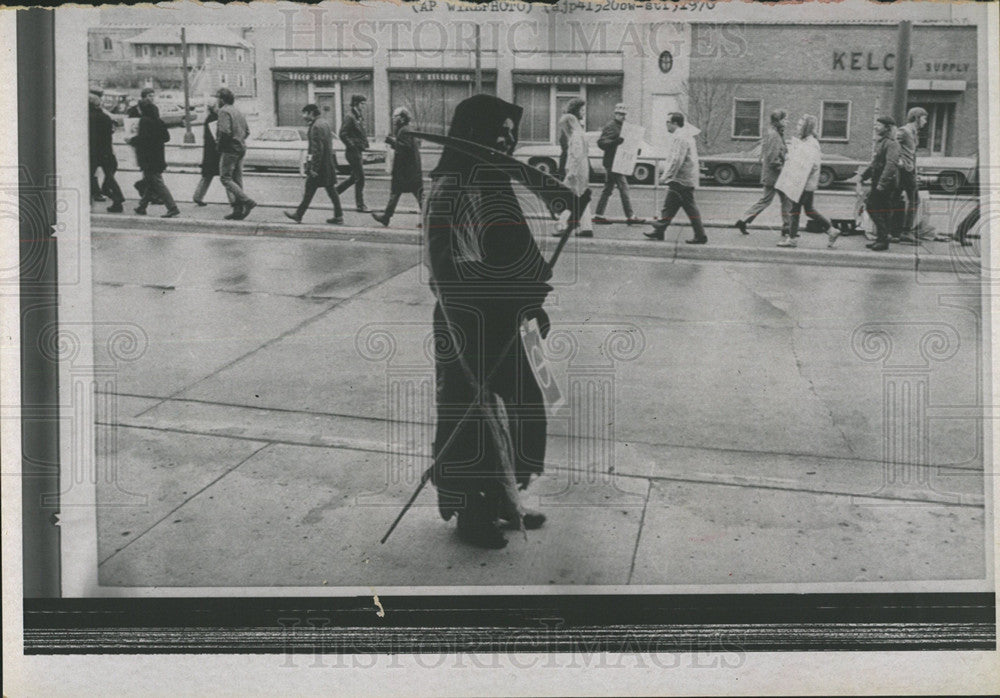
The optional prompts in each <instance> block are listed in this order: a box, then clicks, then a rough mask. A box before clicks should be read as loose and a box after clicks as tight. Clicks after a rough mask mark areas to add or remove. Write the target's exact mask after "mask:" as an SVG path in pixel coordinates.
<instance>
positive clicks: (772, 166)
mask: <svg viewBox="0 0 1000 698" xmlns="http://www.w3.org/2000/svg"><path fill="white" fill-rule="evenodd" d="M787 120H788V117H787V114H786V113H785V112H784V111H783V110H776V111H773V112H771V119H770V122H771V123H770V126H769V128H768V131H767V133H766V134H765V136H764V138H763V140H762V142H761V160H762V170H761V184H763V185H764V194H763V196H761V198H760V199H759V200H758V201H757V202H756V203H754V204H753V205H752V206H751V207H750V208H749V209H747V211H746V213H744V214H743V215H742V216H741V217H740V218H739V220H737V221H736V224H735V227H736V228H738V229H739V230H740V232H742V233H743V234H744V235H747V234H749V231H748V230H747V226H748V225H749V224H750V223H751V222H752V221H753V220H754V218H756V217H757V216H758V215H760V213H762V212H763V211H764V210H765V209H766V208H767V207H768V206H769V205H770V204H771V202H772V201H773V200H774V198H775V196H776V195H777V197H778V198H779V200H780V202H781V220H782V225H781V241H780V242H779V243H778V246H779V247H795V246H796V244H797V243H796V239H797V238H798V236H799V217H800V214H801V212H802V210H803V209H804V210H805V213H806V215H807V216H808V217H809V218H810V219H812V220H814V221H816V222H817V223H818V224H819V225H820V227H821V228H822V230H823V231H824V232H826V234H827V236H828V238H829V244H828V247H833V246H834V243H835V242H836V240H837V237H838V236H839V235H840V231H839V230H838V229H836V228H834V227H833V226H832V225H831V223H830V221H829V220H827V218H826V217H825V216H823V215H822V214H821V213H819V212H818V211H817V210H816V207H815V206H814V205H813V196H814V194H815V192H816V188H817V187H818V186H819V176H820V162H821V160H822V152H821V151H820V146H819V141H818V140H817V138H816V117H815V116H812V115H809V114H806V115H804V116H802V117H801V118H800V119H799V123H798V128H797V130H796V134H795V136H796V137H795V138H794V139H793V140H792V141H791V145H790V146H789V145H788V144H786V142H785V127H786V124H787ZM926 124H927V112H926V111H925V110H924V109H922V108H920V107H914V108H913V109H910V111H909V113H908V114H907V122H906V124H905V125H903V126H901V127H899V128H897V127H896V121H895V120H894V119H893V118H892V117H890V116H880V117H878V119H876V120H875V147H874V150H873V154H872V160H871V162H870V163H869V165H868V167H867V168H865V169H864V170H863V171H862V172H861V182H862V183H864V182H869V181H870V182H871V191H870V193H869V194H868V196H867V198H866V200H865V208H866V210H867V211H868V215H869V216H870V218H871V220H872V223H873V225H874V226H875V240H874V241H873V242H871V243H869V244H868V245H866V247H867V248H868V249H870V250H872V251H873V252H884V251H885V250H888V249H889V242H890V241H892V242H908V243H915V242H916V241H917V239H916V230H915V224H916V214H917V206H918V186H919V181H918V179H917V158H916V150H917V143H918V142H919V138H920V129H922V128H923V127H924V126H925V125H926ZM793 172H794V173H797V174H798V177H797V179H798V180H799V181H795V180H796V177H794V176H786V175H788V174H789V173H793ZM803 176H804V177H805V178H804V180H803ZM904 198H905V201H904Z"/></svg>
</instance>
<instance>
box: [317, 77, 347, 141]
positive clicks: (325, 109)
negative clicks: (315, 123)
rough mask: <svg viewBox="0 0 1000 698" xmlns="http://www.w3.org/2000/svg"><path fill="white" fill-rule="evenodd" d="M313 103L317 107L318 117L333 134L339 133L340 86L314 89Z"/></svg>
mask: <svg viewBox="0 0 1000 698" xmlns="http://www.w3.org/2000/svg"><path fill="white" fill-rule="evenodd" d="M313 101H314V102H315V104H316V106H317V107H319V113H320V116H322V117H323V118H324V119H326V121H327V123H328V124H330V126H332V127H333V132H334V133H338V132H339V131H340V114H341V109H340V85H336V86H334V87H324V88H318V87H317V88H316V89H315V90H314V94H313Z"/></svg>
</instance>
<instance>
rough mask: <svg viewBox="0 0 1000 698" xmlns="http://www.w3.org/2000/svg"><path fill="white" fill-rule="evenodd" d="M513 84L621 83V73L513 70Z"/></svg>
mask: <svg viewBox="0 0 1000 698" xmlns="http://www.w3.org/2000/svg"><path fill="white" fill-rule="evenodd" d="M512 77H513V80H514V84H515V85H562V84H566V85H621V84H622V74H621V73H611V72H586V73H569V72H567V73H560V72H553V71H551V70H515V71H514V73H513V75H512Z"/></svg>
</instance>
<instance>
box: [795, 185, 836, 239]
mask: <svg viewBox="0 0 1000 698" xmlns="http://www.w3.org/2000/svg"><path fill="white" fill-rule="evenodd" d="M814 195H815V192H811V191H807V192H804V193H803V194H802V199H801V201H802V209H803V210H804V211H805V212H806V216H807V217H808V218H809V219H810V220H814V221H816V222H817V223H819V224H820V225H821V226H823V232H826V231H827V230H829V229H830V228H832V227H833V224H832V223H830V220H829V219H828V218H827V217H826V216H824V215H823V214H822V213H820V212H819V211H817V210H816V205H815V204H814V203H813V201H814Z"/></svg>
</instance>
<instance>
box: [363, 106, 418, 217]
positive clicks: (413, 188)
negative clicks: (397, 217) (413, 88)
mask: <svg viewBox="0 0 1000 698" xmlns="http://www.w3.org/2000/svg"><path fill="white" fill-rule="evenodd" d="M410 119H411V117H410V111H409V110H408V109H407V108H406V107H399V108H397V109H396V110H395V111H394V112H393V113H392V128H393V133H394V134H395V135H393V136H387V137H386V139H385V142H386V143H388V144H389V145H390V146H391V147H392V150H393V159H392V184H391V185H390V187H389V201H388V202H387V203H386V205H385V211H383V212H382V215H381V216H380V215H378V214H377V213H373V214H372V218H374V219H375V220H377V221H378V222H379V223H381V224H382V225H389V221H390V220H391V219H392V214H393V213H395V211H396V204H397V203H399V197H401V196H402V195H403V194H404V193H407V192H409V193H410V194H413V196H414V197H415V198H416V200H417V208H418V209H419V208H420V207H421V205H422V204H423V200H424V173H423V169H422V168H421V167H420V144H419V143H417V139H416V138H414V137H413V136H411V135H410Z"/></svg>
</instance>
